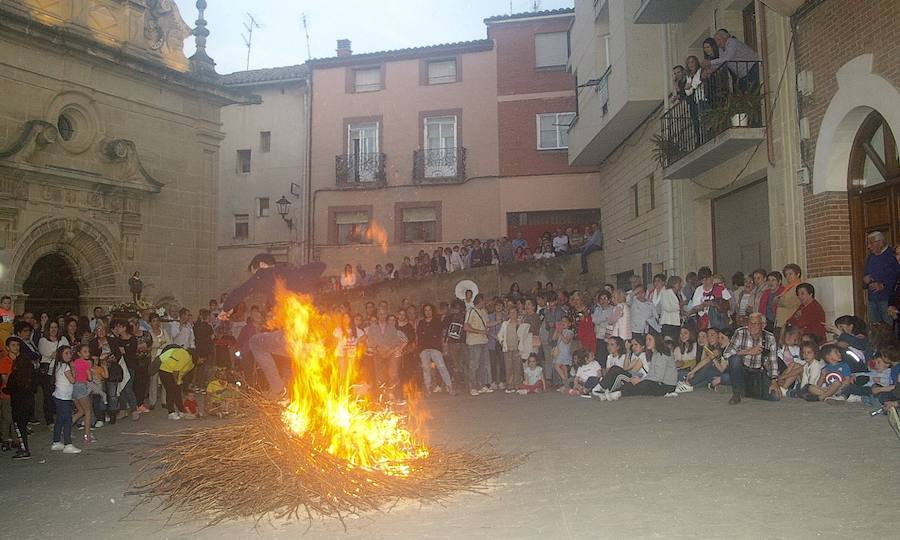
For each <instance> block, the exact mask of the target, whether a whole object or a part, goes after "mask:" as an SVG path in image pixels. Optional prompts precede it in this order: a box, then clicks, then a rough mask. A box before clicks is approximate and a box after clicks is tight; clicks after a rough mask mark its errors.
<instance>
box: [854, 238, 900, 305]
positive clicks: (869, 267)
mask: <svg viewBox="0 0 900 540" xmlns="http://www.w3.org/2000/svg"><path fill="white" fill-rule="evenodd" d="M863 275H867V276H871V277H872V280H873V281H876V282H878V283H883V284H884V288H883V289H881V290H880V291H876V292H871V291H869V300H871V301H874V302H881V301H886V300H890V298H891V295H892V294H893V292H894V285H896V283H897V277H898V276H900V263H898V262H897V258H896V257H895V256H894V250H893V248H891V247H890V246H888V247H886V248H885V250H884V251H883V252H881V255H873V254H871V253H870V254H869V256H868V257H866V267H865V270H863Z"/></svg>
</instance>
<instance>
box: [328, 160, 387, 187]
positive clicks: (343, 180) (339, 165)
mask: <svg viewBox="0 0 900 540" xmlns="http://www.w3.org/2000/svg"><path fill="white" fill-rule="evenodd" d="M384 162H385V155H384V154H382V153H380V152H368V153H361V154H341V155H338V156H335V157H334V176H335V180H337V184H338V185H339V186H348V187H371V186H373V185H377V184H383V183H384V182H385V174H384Z"/></svg>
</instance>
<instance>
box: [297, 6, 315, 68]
mask: <svg viewBox="0 0 900 540" xmlns="http://www.w3.org/2000/svg"><path fill="white" fill-rule="evenodd" d="M300 17H301V20H302V21H303V32H304V33H306V59H307V60H312V51H311V49H310V48H309V19H308V18H307V17H306V13H305V12H304V13H303V14H302V15H301V16H300Z"/></svg>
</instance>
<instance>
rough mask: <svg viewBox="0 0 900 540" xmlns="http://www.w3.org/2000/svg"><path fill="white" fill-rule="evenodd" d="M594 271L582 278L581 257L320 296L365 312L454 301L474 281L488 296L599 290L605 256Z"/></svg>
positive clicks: (596, 257) (598, 255)
mask: <svg viewBox="0 0 900 540" xmlns="http://www.w3.org/2000/svg"><path fill="white" fill-rule="evenodd" d="M588 263H589V267H590V272H588V273H587V274H584V275H581V273H580V272H581V256H580V255H579V254H574V255H568V256H565V257H557V258H554V259H542V260H540V261H531V262H524V263H516V264H511V265H508V266H502V267H498V266H488V267H482V268H473V269H470V270H466V271H463V272H453V273H450V274H436V275H432V276H429V277H427V278H422V279H417V278H413V279H407V280H396V281H384V282H381V283H376V284H373V285H369V286H368V287H360V288H358V289H350V290H346V291H339V292H333V293H328V294H325V295H318V298H317V299H318V300H319V301H320V302H321V303H322V304H324V305H334V304H337V303H341V302H349V303H350V305H351V306H352V307H353V310H354V311H362V310H363V308H364V307H365V303H366V302H369V301H372V302H376V303H377V302H379V301H381V300H386V301H387V302H388V303H390V305H391V306H397V305H399V304H400V301H401V300H402V299H403V298H407V299H409V301H410V302H412V303H413V304H416V305H420V304H422V303H423V302H431V303H435V302H441V301H450V300H452V298H453V291H454V289H455V288H456V284H457V283H459V282H460V281H461V280H463V279H469V280H472V281H474V282H475V283H476V284H477V285H478V290H479V292H481V293H483V294H485V295H486V296H487V297H489V298H490V297H493V296H499V295H501V294H505V293H506V292H508V291H509V287H510V285H512V283H513V282H518V283H519V287H520V288H521V289H522V291H525V292H527V291H529V290H531V287H532V285H533V284H534V282H535V281H540V282H541V283H546V282H547V281H552V282H553V284H554V286H555V288H556V289H557V290H559V289H565V290H572V289H589V290H591V291H596V290H597V289H599V288H601V287H602V286H603V284H604V283H605V281H604V277H603V276H604V275H605V272H604V268H603V253H602V252H599V251H598V252H594V253H592V254H591V255H589V256H588Z"/></svg>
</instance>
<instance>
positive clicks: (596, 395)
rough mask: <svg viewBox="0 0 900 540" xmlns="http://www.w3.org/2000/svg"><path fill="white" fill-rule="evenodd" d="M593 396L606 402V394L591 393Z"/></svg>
mask: <svg viewBox="0 0 900 540" xmlns="http://www.w3.org/2000/svg"><path fill="white" fill-rule="evenodd" d="M591 395H592V396H594V398H595V399H598V400H600V401H606V392H591Z"/></svg>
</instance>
